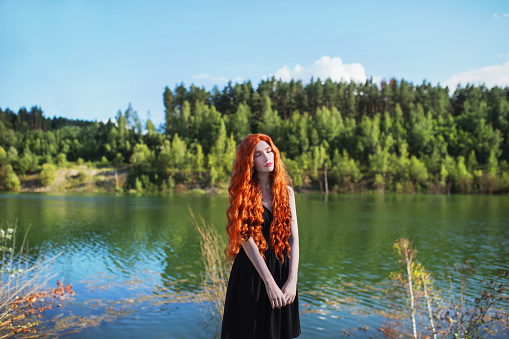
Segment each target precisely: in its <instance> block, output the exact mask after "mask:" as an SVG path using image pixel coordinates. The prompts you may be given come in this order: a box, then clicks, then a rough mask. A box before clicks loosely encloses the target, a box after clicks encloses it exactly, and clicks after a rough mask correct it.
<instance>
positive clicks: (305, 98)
mask: <svg viewBox="0 0 509 339" xmlns="http://www.w3.org/2000/svg"><path fill="white" fill-rule="evenodd" d="M163 103H164V107H165V125H164V126H161V129H160V130H162V131H164V132H163V133H160V132H158V130H156V127H155V126H154V124H153V122H152V121H151V120H150V119H148V120H147V121H145V122H142V121H141V120H140V118H139V116H138V113H137V111H136V110H135V109H134V108H133V107H132V105H131V104H129V105H128V107H127V109H125V110H124V111H122V110H119V111H118V112H117V114H116V116H115V119H111V120H110V121H108V122H106V123H102V122H101V123H99V122H88V121H77V120H76V121H74V120H68V119H63V118H54V119H53V120H51V119H48V118H45V117H44V114H43V112H42V110H41V109H40V108H39V107H36V106H34V107H32V108H31V109H30V111H28V110H26V109H25V108H22V109H20V110H19V111H18V112H17V113H14V112H12V111H10V110H9V109H6V110H2V109H0V164H7V163H8V164H10V165H11V166H12V168H13V170H14V171H15V173H17V174H19V175H24V174H25V173H31V172H34V171H37V170H38V168H39V167H40V165H41V164H43V163H47V164H50V163H55V164H57V166H66V165H67V161H71V162H74V161H76V164H77V165H78V166H81V165H83V164H84V163H85V161H87V162H90V163H95V164H97V165H99V166H110V165H113V166H116V167H120V166H124V165H128V166H130V169H129V171H130V175H129V178H128V183H127V186H128V187H130V188H134V187H135V186H136V181H135V179H136V178H139V180H140V182H141V184H142V189H143V190H153V187H154V186H153V185H155V187H158V189H161V190H166V189H167V186H168V181H167V179H165V178H167V177H168V176H169V175H171V176H172V178H173V180H174V181H175V184H181V183H184V184H187V183H191V182H192V183H193V184H196V183H199V184H200V185H220V184H224V183H225V182H227V181H228V180H229V176H230V175H231V167H232V163H233V159H234V156H235V151H236V148H237V145H238V144H239V142H240V141H241V140H242V139H243V138H244V137H245V136H246V135H248V134H249V133H257V132H262V133H266V134H268V135H269V136H271V137H272V139H273V141H274V142H275V144H276V145H277V146H278V148H279V149H280V150H281V151H282V152H284V153H285V161H286V163H287V168H288V169H289V172H291V175H292V176H293V177H294V183H295V185H296V187H301V185H308V183H309V180H308V179H309V178H311V179H312V180H311V183H310V184H311V186H312V187H318V185H317V184H318V181H319V182H322V180H323V175H324V174H325V171H326V170H327V173H328V175H329V183H330V187H331V188H332V191H340V192H358V191H363V192H364V191H365V190H366V189H367V190H374V189H377V190H381V192H385V191H389V192H391V191H392V192H406V193H415V192H425V191H430V192H443V193H490V194H491V193H507V192H509V179H507V178H509V172H508V171H509V170H508V169H506V168H504V167H503V166H502V165H501V164H502V163H503V162H504V161H505V162H507V161H509V138H506V137H505V136H507V135H509V89H508V88H499V87H494V88H491V89H488V88H486V87H484V86H480V87H475V86H470V85H469V86H467V87H465V88H458V89H456V90H455V92H454V94H453V95H452V96H449V94H448V89H446V88H442V87H441V86H439V85H438V86H432V85H431V84H429V83H426V82H424V83H422V84H419V85H414V84H412V83H408V82H406V81H404V80H401V81H397V80H396V79H391V80H390V81H389V82H382V83H381V84H374V83H373V82H372V81H371V80H369V81H367V82H366V83H364V84H356V83H354V82H351V83H344V82H338V83H335V82H332V81H331V80H330V79H329V80H326V81H325V82H322V81H315V80H313V81H311V82H310V83H309V84H306V85H304V84H302V82H294V81H291V82H289V83H285V82H283V81H280V80H276V79H275V78H271V79H266V80H262V81H261V82H260V83H259V84H258V87H257V88H253V86H252V84H251V82H249V81H248V82H246V83H244V84H232V83H229V84H227V86H225V88H224V89H219V88H215V89H213V90H212V91H211V92H208V91H206V90H205V89H204V88H199V87H196V86H193V85H192V86H190V87H189V88H186V87H185V86H184V85H183V84H179V85H177V86H176V87H175V89H174V90H171V89H169V88H168V87H166V88H165V89H164V93H163ZM143 127H145V129H146V133H142V132H143ZM345 155H348V156H345ZM80 159H81V160H80ZM143 176H145V177H143ZM5 178H6V175H4V182H5ZM142 178H145V179H143V180H142ZM147 180H148V181H147ZM149 182H150V183H151V184H153V185H149V184H148V183H149ZM145 183H147V184H145ZM306 188H308V187H306Z"/></svg>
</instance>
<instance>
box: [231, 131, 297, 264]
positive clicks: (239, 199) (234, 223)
mask: <svg viewBox="0 0 509 339" xmlns="http://www.w3.org/2000/svg"><path fill="white" fill-rule="evenodd" d="M260 141H265V142H266V143H268V144H269V145H270V147H271V148H272V152H273V153H274V170H273V171H272V172H271V173H270V185H271V188H272V215H273V220H272V224H271V225H270V242H271V245H272V248H273V249H274V252H275V254H276V258H279V259H280V260H281V261H284V251H285V249H286V251H287V252H286V253H287V254H288V255H289V254H290V251H291V249H290V243H289V242H288V239H289V237H290V223H291V211H290V203H289V196H288V186H289V185H290V184H291V182H290V179H289V178H288V176H287V174H286V171H285V168H284V165H283V162H282V161H281V156H280V153H279V150H278V148H277V147H276V146H275V145H274V143H273V142H272V140H271V138H270V137H269V136H267V135H265V134H251V135H249V136H247V137H246V138H245V139H244V140H243V141H242V142H241V143H240V145H239V148H238V149H237V155H236V157H235V162H234V163H233V173H232V179H231V181H230V186H229V187H228V193H229V196H230V206H229V207H228V209H227V210H226V216H227V218H228V224H227V226H226V232H227V233H228V238H229V242H228V247H227V248H226V249H225V252H226V254H227V256H228V258H229V259H233V258H234V257H235V256H236V255H237V254H238V253H239V250H240V247H241V246H242V241H245V240H248V239H249V237H252V238H253V240H254V242H255V243H256V245H257V246H258V249H259V251H260V254H261V255H262V256H263V257H264V258H265V255H264V253H265V251H266V250H267V249H268V245H267V243H266V241H265V238H264V237H263V235H262V223H263V216H262V214H263V205H262V191H261V188H260V180H259V179H258V178H257V177H256V172H255V169H254V160H253V155H254V151H255V148H256V145H258V143H259V142H260Z"/></svg>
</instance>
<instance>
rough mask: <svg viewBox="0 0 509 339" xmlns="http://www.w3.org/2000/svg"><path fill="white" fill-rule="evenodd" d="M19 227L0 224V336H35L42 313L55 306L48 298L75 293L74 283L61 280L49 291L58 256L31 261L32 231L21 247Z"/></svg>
mask: <svg viewBox="0 0 509 339" xmlns="http://www.w3.org/2000/svg"><path fill="white" fill-rule="evenodd" d="M16 230H17V225H16V224H10V223H9V222H6V223H5V227H4V224H3V223H2V225H0V255H1V262H0V276H1V285H0V339H3V338H8V337H11V336H14V335H19V334H20V333H25V334H27V335H28V334H30V335H31V336H32V337H33V336H34V335H36V333H37V328H36V326H37V325H38V324H39V319H40V318H41V313H42V312H43V311H45V310H48V309H51V303H50V302H49V301H45V299H44V298H45V297H48V298H50V297H51V298H50V300H53V299H56V298H57V296H60V297H63V296H64V294H65V293H69V294H71V295H72V294H74V292H73V291H72V286H70V285H69V286H66V287H64V286H63V285H62V284H60V283H59V282H57V284H58V288H56V289H53V290H50V291H45V289H46V287H47V285H48V282H49V280H50V279H51V278H53V276H52V275H51V274H50V273H49V272H50V270H49V267H50V265H51V263H52V261H53V260H54V259H55V258H56V257H55V258H51V259H49V260H38V261H36V262H35V263H31V262H30V260H29V258H28V250H27V246H26V238H27V234H28V230H27V232H26V233H25V236H24V238H23V242H22V244H21V247H20V248H19V249H17V248H16V233H17V232H16Z"/></svg>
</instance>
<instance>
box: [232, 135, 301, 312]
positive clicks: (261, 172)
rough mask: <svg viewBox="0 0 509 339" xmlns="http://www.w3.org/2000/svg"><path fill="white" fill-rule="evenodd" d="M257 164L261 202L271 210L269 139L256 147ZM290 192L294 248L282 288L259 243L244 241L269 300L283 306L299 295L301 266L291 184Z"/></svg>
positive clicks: (272, 165)
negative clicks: (299, 271)
mask: <svg viewBox="0 0 509 339" xmlns="http://www.w3.org/2000/svg"><path fill="white" fill-rule="evenodd" d="M253 161H254V167H255V172H256V176H257V178H258V179H260V185H261V189H262V203H263V204H264V206H266V207H267V208H268V209H269V210H271V211H272V190H271V187H270V180H269V175H270V172H272V171H273V170H274V153H273V152H272V149H271V147H270V145H269V144H268V143H266V142H265V141H260V142H259V143H258V144H257V145H256V148H255V153H254V159H253ZM288 194H289V198H290V211H291V214H292V221H291V225H290V230H291V235H290V238H289V239H288V242H289V243H290V248H291V250H292V251H291V258H289V259H288V260H289V264H290V271H289V274H288V279H287V281H286V282H285V284H284V285H283V288H281V289H280V288H279V286H278V285H277V284H276V281H275V280H274V278H273V277H272V274H270V271H269V269H268V268H267V264H266V263H265V260H264V259H263V257H262V256H261V254H260V252H259V250H258V246H257V245H256V243H255V242H254V240H253V238H251V237H250V238H249V239H248V240H246V241H243V242H242V247H243V248H244V251H245V252H246V254H247V256H248V257H249V260H251V262H252V263H253V265H254V267H255V268H256V270H257V271H258V274H260V277H261V278H262V280H263V282H264V284H265V288H266V290H267V295H268V297H269V300H270V304H271V306H272V308H281V307H283V306H286V305H289V304H291V303H293V301H294V300H295V296H296V295H297V273H298V267H299V230H298V226H297V211H296V209H295V194H294V192H293V190H292V188H291V187H288Z"/></svg>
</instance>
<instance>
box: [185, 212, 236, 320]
mask: <svg viewBox="0 0 509 339" xmlns="http://www.w3.org/2000/svg"><path fill="white" fill-rule="evenodd" d="M189 214H190V219H191V222H192V223H193V225H194V227H195V228H196V230H197V231H198V234H199V236H200V248H201V257H202V260H203V263H204V265H205V276H204V279H203V288H202V294H203V297H202V298H201V299H203V300H204V301H206V302H207V304H208V305H209V306H210V307H209V308H210V309H209V310H210V311H211V313H212V314H213V315H216V316H218V317H219V318H220V319H222V318H223V310H224V299H225V296H226V288H227V284H228V272H229V269H230V266H229V263H228V262H227V261H226V259H225V256H224V253H223V249H224V248H226V241H225V239H224V238H222V237H221V236H220V235H219V233H218V232H217V230H216V229H215V228H214V226H213V225H211V224H209V223H207V222H206V221H205V220H204V219H203V218H202V217H201V216H200V221H199V222H198V221H197V220H196V218H195V216H194V214H193V211H192V210H191V209H190V208H189Z"/></svg>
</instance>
